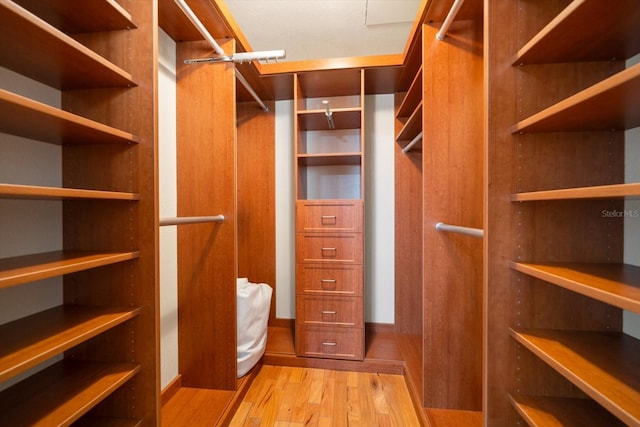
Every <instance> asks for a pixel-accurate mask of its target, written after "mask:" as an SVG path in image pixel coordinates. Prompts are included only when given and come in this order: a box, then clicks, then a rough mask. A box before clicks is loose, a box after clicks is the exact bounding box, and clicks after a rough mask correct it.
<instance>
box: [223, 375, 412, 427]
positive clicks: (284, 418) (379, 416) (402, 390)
mask: <svg viewBox="0 0 640 427" xmlns="http://www.w3.org/2000/svg"><path fill="white" fill-rule="evenodd" d="M265 368H266V369H265ZM262 369H263V371H261V372H260V373H258V375H257V376H256V379H255V380H254V382H253V384H252V385H251V389H250V390H249V391H248V392H247V394H246V395H245V398H244V399H243V402H242V403H241V404H240V407H239V408H238V411H237V412H236V414H235V416H234V418H233V420H232V423H231V426H232V427H249V426H257V425H260V426H272V427H303V426H304V427H346V426H350V427H357V426H362V427H372V426H379V427H417V426H419V425H420V424H419V421H418V417H417V415H416V413H415V411H414V409H413V405H412V402H411V398H410V396H409V392H408V389H407V386H406V384H405V383H404V378H403V377H402V376H400V375H395V374H378V373H367V372H347V371H335V370H323V369H312V368H300V367H287V366H278V367H275V366H269V365H265V366H263V368H262Z"/></svg>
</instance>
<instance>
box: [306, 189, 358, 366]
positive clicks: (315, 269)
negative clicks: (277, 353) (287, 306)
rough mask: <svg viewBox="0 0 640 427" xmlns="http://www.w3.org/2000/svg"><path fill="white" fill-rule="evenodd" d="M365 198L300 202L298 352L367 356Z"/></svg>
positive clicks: (321, 354)
mask: <svg viewBox="0 0 640 427" xmlns="http://www.w3.org/2000/svg"><path fill="white" fill-rule="evenodd" d="M363 208H364V207H363V203H362V201H360V200H300V201H298V202H297V204H296V353H297V354H298V356H306V357H323V358H335V359H354V360H362V359H363V358H364V304H363V294H364V280H363V256H364V255H363V254H364V239H363V233H362V230H363V217H364V212H363Z"/></svg>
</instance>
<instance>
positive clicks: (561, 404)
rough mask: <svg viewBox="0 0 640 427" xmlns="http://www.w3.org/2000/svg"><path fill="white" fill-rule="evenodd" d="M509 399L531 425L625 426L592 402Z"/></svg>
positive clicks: (557, 426) (534, 398) (532, 397)
mask: <svg viewBox="0 0 640 427" xmlns="http://www.w3.org/2000/svg"><path fill="white" fill-rule="evenodd" d="M509 399H510V400H511V403H512V405H513V406H514V407H515V408H516V409H517V411H518V413H519V414H520V416H521V417H522V418H523V419H524V420H525V421H527V423H528V424H529V425H534V426H549V427H562V426H566V425H571V424H573V423H576V422H577V423H578V425H581V426H587V425H592V426H611V427H614V426H616V427H622V426H624V425H625V424H624V423H623V422H622V421H620V420H619V419H617V418H616V417H614V416H613V415H611V414H610V413H609V412H607V411H606V410H604V409H603V408H602V407H601V406H600V405H598V404H597V403H595V402H594V401H593V400H590V399H579V398H566V397H560V398H553V397H544V398H543V397H537V396H521V395H515V396H513V395H512V396H509Z"/></svg>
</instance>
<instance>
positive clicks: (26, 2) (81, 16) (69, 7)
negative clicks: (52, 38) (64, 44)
mask: <svg viewBox="0 0 640 427" xmlns="http://www.w3.org/2000/svg"><path fill="white" fill-rule="evenodd" d="M13 2H14V3H18V4H19V5H20V6H22V7H24V8H25V9H27V10H29V12H31V13H33V14H34V15H37V16H38V17H39V18H41V19H43V20H45V21H46V22H48V23H49V24H51V25H53V26H54V27H56V28H57V29H59V30H60V31H63V32H65V33H66V34H78V33H95V32H98V31H114V30H128V29H132V28H136V25H135V24H134V23H133V21H132V18H131V14H130V13H129V12H127V11H126V10H125V9H123V8H122V6H120V5H119V4H118V3H117V2H116V1H115V0H100V1H91V2H84V1H83V2H69V1H67V0H47V1H46V2H34V1H32V0H13Z"/></svg>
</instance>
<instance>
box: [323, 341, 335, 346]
mask: <svg viewBox="0 0 640 427" xmlns="http://www.w3.org/2000/svg"><path fill="white" fill-rule="evenodd" d="M322 345H326V346H336V345H338V343H337V342H335V341H325V342H323V343H322Z"/></svg>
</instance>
